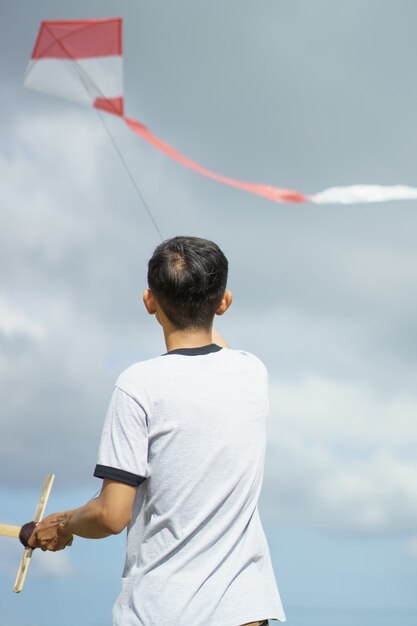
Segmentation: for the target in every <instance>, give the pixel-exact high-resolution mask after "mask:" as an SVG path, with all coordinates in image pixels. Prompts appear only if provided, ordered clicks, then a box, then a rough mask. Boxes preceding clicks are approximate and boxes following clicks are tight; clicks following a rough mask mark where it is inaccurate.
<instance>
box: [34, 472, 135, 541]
mask: <svg viewBox="0 0 417 626" xmlns="http://www.w3.org/2000/svg"><path fill="white" fill-rule="evenodd" d="M135 494H136V487H132V486H131V485H126V484H124V483H120V482H117V481H114V480H104V482H103V487H102V490H101V492H100V495H99V496H98V497H97V498H94V499H93V500H90V502H87V504H84V506H81V507H79V508H78V509H73V510H71V511H63V512H61V513H53V514H52V515H48V516H47V517H45V518H44V519H43V520H42V521H41V522H40V523H39V524H38V526H37V527H36V528H35V530H34V532H33V533H32V535H31V537H30V539H29V546H30V547H31V548H41V549H42V550H52V551H56V550H62V549H63V548H65V546H66V545H67V543H68V541H69V539H70V538H71V537H72V535H78V536H79V537H86V538H87V539H101V538H103V537H108V536H109V535H116V534H118V533H120V532H122V530H123V529H124V528H125V527H126V526H127V524H128V523H129V522H130V519H131V517H132V508H133V503H134V500H135Z"/></svg>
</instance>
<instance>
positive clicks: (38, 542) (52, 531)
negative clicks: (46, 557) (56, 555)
mask: <svg viewBox="0 0 417 626" xmlns="http://www.w3.org/2000/svg"><path fill="white" fill-rule="evenodd" d="M68 518H69V513H68V512H63V513H53V514H52V515H48V516H47V517H45V518H44V519H43V520H42V521H41V522H39V524H38V525H37V526H36V528H35V530H34V531H33V533H32V534H31V536H30V537H29V541H28V546H29V547H30V548H40V549H41V550H43V551H44V552H45V551H46V550H51V551H52V552H56V551H58V550H63V549H64V548H65V547H66V546H67V545H68V544H70V543H71V540H72V535H71V534H69V533H68V531H66V530H65V526H66V523H67V521H68Z"/></svg>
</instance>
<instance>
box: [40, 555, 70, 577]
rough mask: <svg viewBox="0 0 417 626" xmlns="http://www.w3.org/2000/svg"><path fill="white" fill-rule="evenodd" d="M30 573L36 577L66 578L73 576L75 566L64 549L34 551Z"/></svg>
mask: <svg viewBox="0 0 417 626" xmlns="http://www.w3.org/2000/svg"><path fill="white" fill-rule="evenodd" d="M35 556H36V561H35V559H33V560H34V563H33V568H32V573H33V576H34V577H37V578H53V579H56V578H67V577H69V576H73V575H74V573H75V567H74V565H73V564H72V562H71V559H70V556H69V555H68V553H67V552H65V550H60V551H59V552H42V553H41V552H40V551H39V553H35Z"/></svg>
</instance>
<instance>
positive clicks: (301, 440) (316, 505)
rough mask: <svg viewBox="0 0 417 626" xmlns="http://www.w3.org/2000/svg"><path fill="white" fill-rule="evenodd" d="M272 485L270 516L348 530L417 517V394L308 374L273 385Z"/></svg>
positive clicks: (397, 527)
mask: <svg viewBox="0 0 417 626" xmlns="http://www.w3.org/2000/svg"><path fill="white" fill-rule="evenodd" d="M271 395H272V397H271V401H272V402H271V404H272V412H271V418H270V423H269V444H270V453H269V456H268V465H267V474H266V479H265V492H264V495H263V500H262V505H263V508H264V510H265V513H266V515H267V517H268V518H269V519H278V520H281V521H287V522H288V521H292V522H295V521H296V522H297V523H301V524H307V525H311V524H312V525H315V526H318V527H321V528H325V529H327V530H333V531H343V532H394V533H396V532H400V533H401V532H408V531H410V529H413V528H414V527H415V525H416V524H417V497H416V494H417V463H415V460H414V459H413V458H411V459H409V458H408V456H407V447H408V446H409V445H412V446H413V447H414V446H415V443H416V440H417V427H416V424H415V419H414V416H415V415H416V414H417V400H416V399H415V398H413V397H412V396H409V397H401V396H399V397H395V396H394V397H391V398H389V399H388V400H385V402H384V400H383V398H382V397H381V396H379V397H378V396H375V395H374V394H373V393H372V392H371V391H370V390H369V389H367V388H366V386H364V385H360V384H358V385H353V384H351V383H349V384H347V383H341V382H338V381H332V380H328V379H322V378H319V377H308V378H306V379H305V380H303V381H300V382H299V383H286V384H282V385H276V384H275V385H273V388H272V394H271Z"/></svg>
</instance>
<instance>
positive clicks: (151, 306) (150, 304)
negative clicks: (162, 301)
mask: <svg viewBox="0 0 417 626" xmlns="http://www.w3.org/2000/svg"><path fill="white" fill-rule="evenodd" d="M143 304H144V305H145V309H146V310H147V311H148V313H149V315H155V313H156V299H155V296H154V295H153V293H152V291H151V290H150V289H144V291H143Z"/></svg>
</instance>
